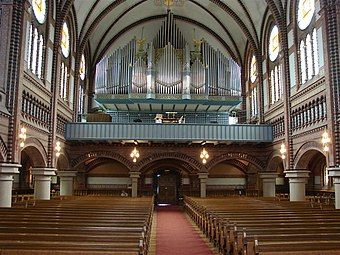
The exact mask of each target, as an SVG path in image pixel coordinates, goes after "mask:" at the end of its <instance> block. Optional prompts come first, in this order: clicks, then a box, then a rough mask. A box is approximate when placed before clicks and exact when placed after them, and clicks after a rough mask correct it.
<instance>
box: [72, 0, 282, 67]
mask: <svg viewBox="0 0 340 255" xmlns="http://www.w3.org/2000/svg"><path fill="white" fill-rule="evenodd" d="M68 1H70V0H66V3H67V2H68ZM278 1H282V0H278ZM281 6H284V5H281ZM73 10H74V11H75V13H76V17H77V21H76V22H77V27H78V38H79V42H80V50H81V51H83V50H84V47H85V45H86V44H87V43H88V45H89V47H90V52H91V53H92V55H91V58H92V61H91V62H93V60H94V58H96V56H95V54H97V55H98V53H100V52H103V51H105V50H108V49H110V47H111V45H110V43H115V42H117V40H112V39H113V38H116V39H118V38H119V37H120V36H122V35H123V34H122V33H121V31H122V30H124V29H126V27H129V26H130V27H131V26H132V24H135V26H136V27H138V29H140V30H141V27H142V26H141V25H136V23H137V22H138V21H139V20H147V19H148V18H150V17H155V16H158V15H164V14H165V13H166V9H165V8H164V7H160V6H156V5H155V4H154V0H116V1H109V0H87V1H86V3H84V1H83V0H73ZM267 10H268V5H267V1H266V0H256V1H254V0H209V1H208V0H187V1H186V2H185V4H184V6H182V7H177V6H175V7H173V8H172V12H173V13H174V15H176V16H177V17H181V18H182V20H187V21H190V22H186V26H187V28H185V29H186V30H190V28H191V30H193V28H194V27H196V28H197V27H201V30H202V31H203V32H202V31H201V32H202V33H201V34H205V35H208V34H209V35H210V37H209V39H210V38H211V37H213V38H215V41H221V40H222V41H223V43H220V47H221V49H223V48H224V50H225V45H228V47H229V49H230V51H231V54H230V55H231V56H232V57H234V58H236V59H238V60H239V61H240V60H242V59H241V58H240V56H244V55H245V52H246V50H247V44H249V45H250V47H252V48H253V49H254V51H257V50H259V51H261V47H260V43H259V42H260V41H261V40H260V39H259V38H261V25H262V23H263V20H264V19H265V17H266V16H267ZM153 24H154V23H152V22H148V23H145V24H144V26H148V25H153ZM183 24H184V22H183ZM197 24H200V26H198V25H197ZM203 27H205V28H209V30H210V31H205V32H204V30H205V29H203ZM129 32H130V31H129ZM136 33H137V30H136ZM201 34H199V35H201ZM137 35H138V34H137ZM218 37H220V38H218ZM120 39H121V40H120V41H122V38H120ZM126 40H127V38H126ZM239 61H238V62H239Z"/></svg>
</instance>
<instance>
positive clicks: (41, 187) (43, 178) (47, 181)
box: [32, 167, 57, 200]
mask: <svg viewBox="0 0 340 255" xmlns="http://www.w3.org/2000/svg"><path fill="white" fill-rule="evenodd" d="M56 170H57V169H54V168H44V167H42V168H33V169H32V175H33V176H34V198H35V199H39V200H50V198H51V197H50V195H51V192H50V190H51V177H52V176H54V175H55V172H56Z"/></svg>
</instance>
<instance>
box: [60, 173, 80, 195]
mask: <svg viewBox="0 0 340 255" xmlns="http://www.w3.org/2000/svg"><path fill="white" fill-rule="evenodd" d="M76 174H77V171H71V170H69V171H67V170H64V171H58V172H57V175H58V176H59V178H60V196H72V195H73V178H74V177H75V176H76Z"/></svg>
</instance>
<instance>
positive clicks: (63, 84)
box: [59, 22, 71, 102]
mask: <svg viewBox="0 0 340 255" xmlns="http://www.w3.org/2000/svg"><path fill="white" fill-rule="evenodd" d="M70 45H71V43H70V32H69V28H68V25H67V23H66V22H64V24H63V26H62V29H61V39H60V47H61V53H62V56H61V65H60V83H59V96H60V98H61V99H62V100H64V101H65V102H68V101H69V94H70V91H69V90H70V88H69V77H70V51H71V47H70Z"/></svg>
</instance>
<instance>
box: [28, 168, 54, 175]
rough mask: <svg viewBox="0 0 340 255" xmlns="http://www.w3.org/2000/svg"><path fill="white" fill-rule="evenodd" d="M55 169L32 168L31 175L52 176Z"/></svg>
mask: <svg viewBox="0 0 340 255" xmlns="http://www.w3.org/2000/svg"><path fill="white" fill-rule="evenodd" d="M56 171H57V169H55V168H48V167H36V168H32V174H33V176H54V175H55V173H56Z"/></svg>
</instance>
